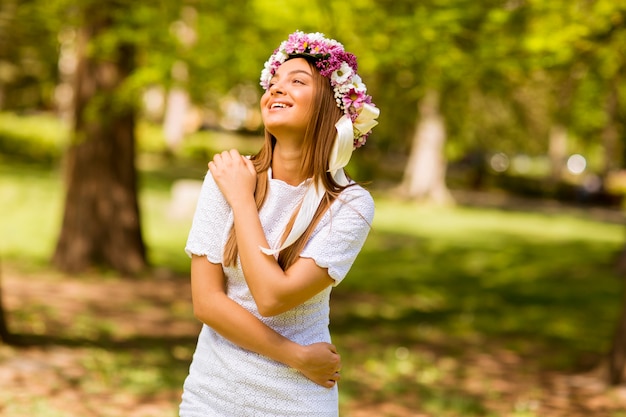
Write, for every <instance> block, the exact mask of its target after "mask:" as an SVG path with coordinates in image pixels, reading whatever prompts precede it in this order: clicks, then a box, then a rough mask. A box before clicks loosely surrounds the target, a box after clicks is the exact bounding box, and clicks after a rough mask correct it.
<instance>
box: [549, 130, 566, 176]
mask: <svg viewBox="0 0 626 417" xmlns="http://www.w3.org/2000/svg"><path fill="white" fill-rule="evenodd" d="M549 141H550V145H549V149H548V155H549V157H550V169H551V171H550V180H551V181H552V183H553V184H556V183H558V182H559V181H560V180H561V178H562V177H563V170H564V169H565V164H566V159H567V128H566V127H565V126H563V125H562V124H555V125H554V126H552V128H551V129H550V138H549Z"/></svg>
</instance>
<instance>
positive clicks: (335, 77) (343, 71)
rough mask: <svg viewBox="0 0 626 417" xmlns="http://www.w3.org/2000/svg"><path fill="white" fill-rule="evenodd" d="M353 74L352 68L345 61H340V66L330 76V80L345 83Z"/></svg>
mask: <svg viewBox="0 0 626 417" xmlns="http://www.w3.org/2000/svg"><path fill="white" fill-rule="evenodd" d="M353 74H354V70H353V69H352V67H351V66H350V65H348V63H347V62H342V63H341V67H339V69H338V70H337V71H335V72H333V74H332V75H331V76H330V80H331V81H332V83H333V84H335V85H337V84H343V83H345V82H346V81H347V80H348V79H349V78H350V77H351V76H352V75H353Z"/></svg>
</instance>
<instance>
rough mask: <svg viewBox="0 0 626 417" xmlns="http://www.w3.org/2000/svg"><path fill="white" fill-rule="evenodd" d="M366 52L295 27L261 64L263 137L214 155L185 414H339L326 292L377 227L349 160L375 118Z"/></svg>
mask: <svg viewBox="0 0 626 417" xmlns="http://www.w3.org/2000/svg"><path fill="white" fill-rule="evenodd" d="M356 70H357V66H356V58H355V57H354V55H352V54H350V53H347V52H346V51H345V50H344V48H343V46H342V45H341V44H340V43H339V42H337V41H335V40H332V39H327V38H325V37H324V35H322V34H320V33H308V34H305V33H302V32H295V33H293V34H291V35H290V36H289V38H288V39H287V40H286V41H285V42H283V43H282V44H281V45H280V47H279V48H278V49H277V50H276V51H275V52H274V54H273V55H272V56H271V57H270V59H269V60H268V61H267V63H266V64H265V69H264V70H263V72H262V74H261V85H262V86H263V88H264V89H265V93H264V94H263V97H262V98H261V111H262V115H263V122H264V126H265V143H264V146H263V148H262V149H261V150H260V151H259V153H258V154H256V155H254V156H252V157H250V158H247V157H243V156H241V155H240V154H239V153H238V152H237V151H235V150H231V151H227V152H223V153H221V154H218V155H216V156H215V157H214V159H213V161H212V162H210V163H209V172H208V173H207V176H206V178H205V181H204V184H203V187H202V191H201V194H200V198H199V201H198V207H197V209H196V213H195V216H194V220H193V224H192V227H191V231H190V234H189V239H188V242H187V246H186V248H185V250H186V252H187V253H188V254H189V255H190V256H191V257H192V261H191V282H192V299H193V307H194V313H195V315H196V317H198V319H199V320H201V321H202V322H203V323H204V325H203V327H202V330H201V332H200V336H199V339H198V345H197V347H196V352H195V354H194V356H193V361H192V363H191V366H190V372H189V376H188V377H187V379H186V380H185V384H184V392H183V396H182V403H181V406H180V415H181V417H200V416H202V417H206V416H211V417H218V416H223V417H225V416H236V417H243V416H267V417H270V416H271V417H279V416H285V417H295V416H325V417H326V416H328V417H330V416H337V414H338V404H337V381H339V379H340V373H339V371H340V368H341V361H340V357H339V354H338V353H337V351H336V349H335V347H334V346H333V345H332V344H331V343H330V342H331V341H330V334H329V331H328V324H329V297H330V292H331V289H332V287H333V286H336V285H337V284H339V283H340V282H341V280H342V279H343V278H344V277H345V276H346V274H347V272H348V271H349V269H350V267H351V266H352V264H353V262H354V260H355V258H356V256H357V254H358V253H359V251H360V250H361V248H362V246H363V243H364V241H365V239H366V237H367V235H368V233H369V229H370V225H371V222H372V219H373V215H374V204H373V200H372V198H371V196H370V194H369V193H368V192H367V191H366V190H365V189H363V188H362V187H361V186H359V185H357V184H356V183H354V182H353V181H351V180H349V179H348V178H347V177H346V175H345V174H344V171H343V167H344V166H345V165H346V164H347V163H348V161H349V159H350V156H351V154H352V151H353V149H355V148H357V147H360V146H362V145H363V144H364V143H365V141H366V138H367V136H368V134H369V133H370V131H371V129H372V127H374V126H375V125H376V124H377V122H376V118H377V117H378V109H377V108H376V107H375V106H374V105H373V104H372V103H371V97H370V96H368V95H367V94H366V87H365V85H364V84H363V83H362V81H361V79H360V77H359V76H358V75H357V73H356Z"/></svg>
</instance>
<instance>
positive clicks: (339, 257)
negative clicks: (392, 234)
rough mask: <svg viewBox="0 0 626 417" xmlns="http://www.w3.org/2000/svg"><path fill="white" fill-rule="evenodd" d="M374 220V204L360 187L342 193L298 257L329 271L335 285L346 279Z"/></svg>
mask: <svg viewBox="0 0 626 417" xmlns="http://www.w3.org/2000/svg"><path fill="white" fill-rule="evenodd" d="M373 218H374V200H373V199H372V197H371V195H370V194H369V192H367V191H366V190H365V189H363V188H362V187H360V186H353V187H350V188H348V189H346V190H345V191H343V192H342V193H341V195H340V196H339V198H338V199H337V200H336V201H335V202H334V203H333V204H332V205H331V207H330V210H329V211H328V212H327V213H326V214H325V215H324V217H323V218H322V220H321V221H320V223H319V224H318V225H317V227H316V229H315V231H314V232H313V235H312V236H311V238H310V239H309V241H308V242H307V244H306V246H305V248H304V250H303V251H302V253H301V254H300V256H301V257H304V258H312V259H313V260H314V261H315V263H316V264H317V265H319V266H320V267H322V268H328V274H329V275H330V277H331V278H332V279H334V280H335V286H336V285H338V284H339V283H340V282H341V281H342V280H343V278H344V277H345V276H346V275H347V273H348V271H349V270H350V268H351V267H352V264H353V263H354V260H355V259H356V257H357V255H358V254H359V252H360V251H361V248H362V247H363V244H364V243H365V239H366V238H367V235H368V234H369V231H370V228H371V224H372V220H373Z"/></svg>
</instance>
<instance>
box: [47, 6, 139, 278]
mask: <svg viewBox="0 0 626 417" xmlns="http://www.w3.org/2000/svg"><path fill="white" fill-rule="evenodd" d="M105 3H106V4H98V5H92V6H91V7H88V8H87V9H86V10H85V11H84V18H83V27H82V28H81V29H80V31H79V33H78V40H77V56H78V66H77V70H76V78H75V84H74V88H75V91H74V94H75V102H74V129H73V135H74V137H73V142H72V145H71V147H70V149H69V150H68V152H67V155H66V169H67V172H66V183H67V190H66V198H65V211H64V216H63V222H62V227H61V232H60V236H59V239H58V242H57V246H56V250H55V253H54V256H53V263H54V264H55V265H56V266H57V267H58V268H59V269H61V270H62V271H65V272H69V273H77V272H80V271H83V270H85V269H87V268H90V267H92V266H103V267H110V268H113V269H115V270H117V271H119V272H122V273H129V274H133V273H137V272H139V271H141V270H142V269H143V268H144V267H145V266H146V256H145V247H144V243H143V238H142V234H141V227H140V217H139V205H138V201H137V175H136V170H135V107H134V103H130V102H129V100H128V99H127V98H124V97H122V94H120V90H121V88H120V87H121V86H122V85H123V82H124V80H125V79H126V78H127V77H128V75H129V74H130V73H131V72H132V71H133V69H134V66H135V64H134V48H133V46H132V45H130V44H127V43H122V42H119V43H118V44H117V45H116V48H114V49H113V50H112V51H111V50H106V51H105V52H102V51H100V50H98V49H97V47H95V46H94V45H96V43H95V41H96V40H97V38H98V37H99V36H100V35H102V34H104V33H107V32H109V33H107V36H111V33H110V31H111V30H112V29H114V21H113V16H116V15H119V14H120V10H115V8H116V7H117V8H119V7H131V6H132V3H129V5H131V6H128V5H125V3H123V2H121V3H119V2H105Z"/></svg>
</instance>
